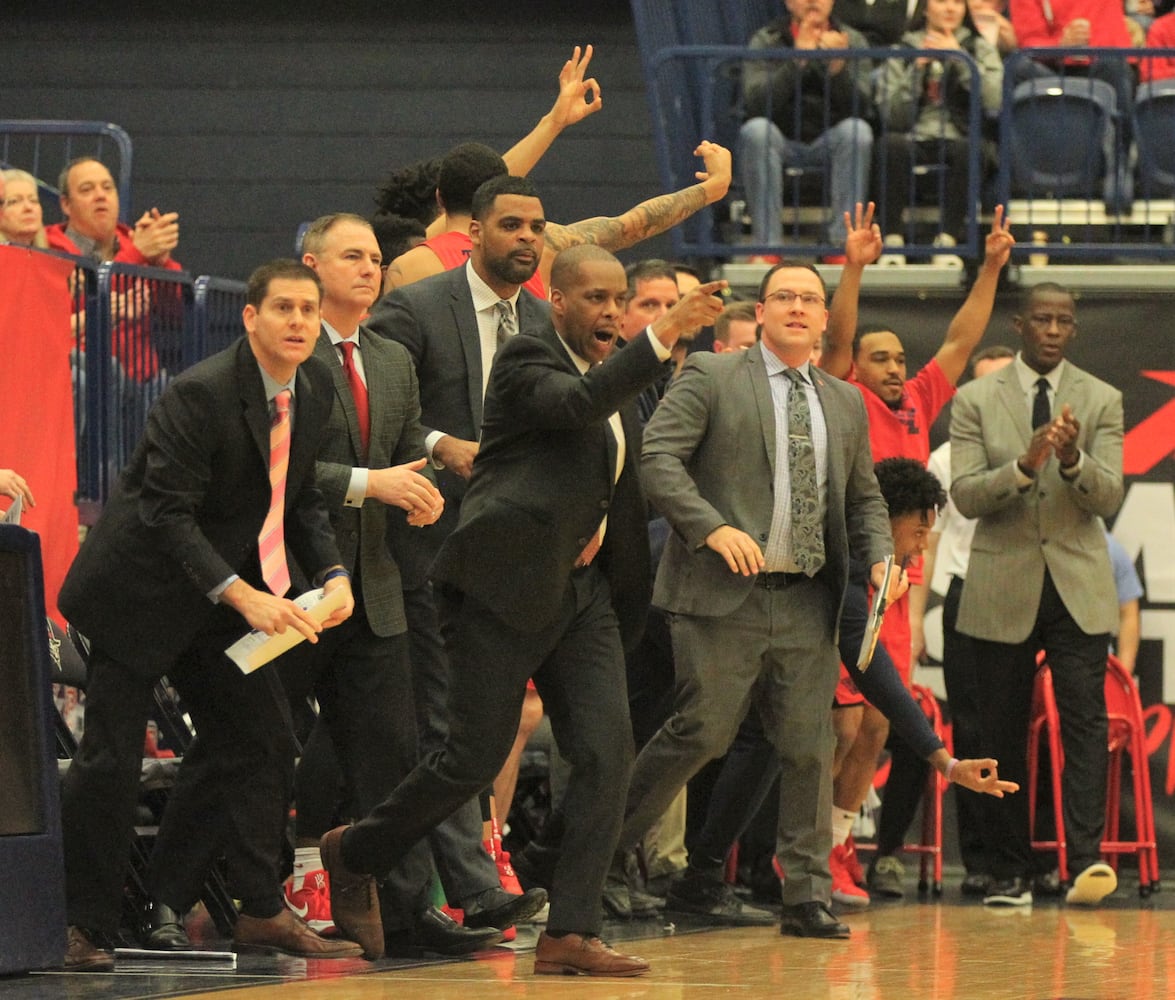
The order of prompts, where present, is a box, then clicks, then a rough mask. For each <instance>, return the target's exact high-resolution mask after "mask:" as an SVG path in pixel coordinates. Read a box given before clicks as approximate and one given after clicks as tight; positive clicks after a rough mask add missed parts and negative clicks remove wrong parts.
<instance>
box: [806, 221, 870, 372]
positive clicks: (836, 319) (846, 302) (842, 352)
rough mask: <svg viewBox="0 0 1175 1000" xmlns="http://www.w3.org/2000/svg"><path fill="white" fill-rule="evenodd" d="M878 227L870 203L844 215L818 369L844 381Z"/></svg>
mask: <svg viewBox="0 0 1175 1000" xmlns="http://www.w3.org/2000/svg"><path fill="white" fill-rule="evenodd" d="M881 247H882V241H881V227H880V226H878V225H877V223H875V222H874V221H873V202H869V204H868V205H866V206H863V207H862V205H861V203H860V202H857V207H856V210H855V212H854V213H853V214H852V215H849V213H848V212H845V265H844V267H843V268H842V269H841V276H840V283H839V284H838V285H837V286H836V291H835V292H834V293H833V296H832V305H831V306H830V307H829V309H828V327H827V329H826V330H825V331H824V353H823V354H822V355H821V357H820V367H821V368H822V369H824V371H826V372H828V374H829V375H832V376H833V377H834V378H848V377H849V372H850V371H852V368H853V338H854V337H855V336H856V334H857V307H858V300H859V299H860V296H861V277H862V275H864V273H865V268H866V267H868V266H869V265H870V264H872V263H873V262H874V261H876V260H877V258H878V257H880V256H881Z"/></svg>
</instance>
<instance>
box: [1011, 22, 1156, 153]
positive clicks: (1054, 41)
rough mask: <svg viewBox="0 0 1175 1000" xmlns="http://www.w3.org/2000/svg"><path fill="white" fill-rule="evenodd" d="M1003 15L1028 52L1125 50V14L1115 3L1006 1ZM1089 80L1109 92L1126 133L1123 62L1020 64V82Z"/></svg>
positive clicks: (1129, 86) (1130, 76) (1130, 88)
mask: <svg viewBox="0 0 1175 1000" xmlns="http://www.w3.org/2000/svg"><path fill="white" fill-rule="evenodd" d="M1008 12H1009V16H1010V17H1011V18H1012V23H1013V24H1014V25H1015V26H1016V37H1017V38H1018V39H1019V41H1020V47H1021V48H1022V49H1029V48H1085V47H1092V48H1124V49H1125V48H1131V47H1133V45H1134V41H1133V39H1132V38H1131V37H1130V32H1129V31H1128V30H1127V27H1126V21H1127V18H1126V14H1125V13H1124V11H1123V9H1122V4H1120V3H1118V0H1009V4H1008ZM1057 72H1063V73H1064V75H1066V76H1089V77H1092V78H1093V79H1095V80H1104V81H1105V82H1106V83H1108V84H1109V85H1110V86H1111V87H1113V88H1114V93H1115V95H1116V96H1117V112H1118V115H1119V118H1120V120H1121V122H1122V127H1123V128H1124V129H1125V130H1126V135H1129V130H1130V120H1131V116H1132V114H1133V110H1134V70H1133V69H1131V67H1130V64H1129V63H1128V62H1127V61H1126V59H1125V58H1122V57H1116V56H1098V57H1097V58H1094V59H1082V58H1074V57H1066V58H1065V59H1063V60H1060V61H1057V60H1047V61H1046V60H1040V61H1034V60H1031V59H1026V60H1023V61H1022V62H1021V63H1020V64H1019V73H1020V78H1021V79H1028V78H1031V77H1033V76H1050V75H1052V74H1053V73H1057Z"/></svg>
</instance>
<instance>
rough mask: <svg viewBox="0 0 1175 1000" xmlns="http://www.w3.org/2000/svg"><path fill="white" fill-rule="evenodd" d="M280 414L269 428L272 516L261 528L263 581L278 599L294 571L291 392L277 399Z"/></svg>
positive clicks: (287, 585)
mask: <svg viewBox="0 0 1175 1000" xmlns="http://www.w3.org/2000/svg"><path fill="white" fill-rule="evenodd" d="M273 405H274V406H275V407H276V409H277V413H276V415H275V416H274V418H273V423H272V424H271V425H270V428H269V486H270V489H271V490H272V493H271V496H270V499H269V513H268V514H267V515H266V517H265V523H264V524H263V525H262V526H261V536H260V538H259V539H258V550H259V552H260V554H261V577H262V579H263V580H264V581H265V585H266V586H267V587H268V588H269V589H270V590H272V591H273V592H274V593H275V594H277V596H278V597H281V596H283V595H284V594H285V592H286V591H287V590H289V589H290V568H289V566H287V565H286V540H285V531H284V529H283V523H284V521H285V518H286V469H287V468H288V467H289V464H290V390H289V389H283V390H282V391H281V392H279V393H278V394H277V395H276V396H274V397H273Z"/></svg>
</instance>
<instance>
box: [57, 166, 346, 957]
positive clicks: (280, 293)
mask: <svg viewBox="0 0 1175 1000" xmlns="http://www.w3.org/2000/svg"><path fill="white" fill-rule="evenodd" d="M75 191H76V189H75ZM106 200H107V201H109V198H108V196H107V198H106ZM320 296H321V286H320V285H319V283H318V279H317V278H316V277H315V275H314V272H313V271H311V270H310V269H309V268H307V267H305V265H303V264H300V263H296V262H294V261H275V262H273V263H271V264H268V265H263V266H262V267H260V268H258V269H257V270H256V271H255V272H254V273H253V276H252V277H251V279H250V282H249V289H248V293H247V305H246V306H245V309H244V312H243V314H242V320H243V323H244V326H245V330H246V332H247V336H246V337H244V338H242V339H241V340H239V341H238V342H237V343H236V344H234V345H232V346H231V347H229V348H227V349H226V350H224V351H222V352H220V353H219V354H216V355H214V356H212V357H210V358H208V359H206V360H205V361H203V362H201V363H200V364H198V365H196V366H195V367H193V368H191V369H189V370H188V371H187V372H185V373H184V374H183V375H182V376H181V377H180V378H178V379H177V380H176V381H175V382H174V383H173V384H172V385H171V387H170V388H168V389H167V390H165V391H164V393H163V395H162V396H160V398H159V402H158V404H157V405H156V406H155V408H154V409H153V410H152V411H151V415H150V418H149V421H148V427H147V432H146V434H145V436H144V438H143V440H142V441H141V442H140V443H139V446H138V447H137V448H136V450H135V454H134V457H133V458H132V460H131V462H130V464H129V465H128V467H127V468H126V469H125V470H124V471H123V474H122V475H121V476H120V477H119V479H118V483H117V486H116V487H115V489H114V492H113V493H112V495H111V497H110V499H109V500H108V501H107V503H106V506H105V508H104V509H103V511H102V514H101V516H100V517H99V519H98V522H97V524H95V526H94V527H93V528H92V529H91V530H90V533H89V535H88V536H87V538H86V541H85V543H84V544H83V545H82V547H81V550H80V551H79V552H78V555H77V558H76V559H75V560H74V563H73V565H72V566H71V567H70V570H69V574H68V575H67V576H66V579H65V583H64V585H63V587H62V589H61V596H60V600H59V605H60V607H61V610H62V612H63V613H64V614H65V615H66V617H67V618H68V619H69V621H70V623H71V624H72V625H74V626H75V627H76V628H77V629H78V630H79V631H80V632H82V633H83V634H84V635H86V636H87V637H88V638H89V640H90V642H91V654H90V661H89V680H88V684H87V704H86V730H85V734H84V736H83V737H82V743H81V746H80V747H79V749H78V753H77V756H76V757H74V759H73V762H72V764H71V766H70V769H69V771H68V772H67V773H66V776H65V779H64V782H63V785H62V804H61V817H62V824H61V825H62V830H63V833H64V838H65V872H66V876H65V877H66V904H67V914H68V922H69V925H70V926H69V933H68V952H67V955H66V959H65V964H66V967H67V968H69V969H74V970H79V971H81V970H86V971H92V970H109V969H110V968H111V966H112V965H113V959H112V956H111V955H110V953H109V952H108V951H106V950H105V948H104V945H105V944H106V943H107V941H108V939H109V937H110V936H112V935H114V934H115V933H116V932H117V930H118V924H119V918H120V914H121V912H122V905H123V883H124V881H125V879H126V872H127V865H128V863H129V861H130V852H131V846H132V841H133V833H134V831H133V827H134V818H135V802H136V799H137V797H138V786H139V770H140V758H141V754H142V749H143V732H144V729H145V725H146V721H147V720H146V716H147V706H148V704H149V703H150V701H151V691H152V689H153V688H154V686H155V684H156V682H157V681H158V680H159V678H160V677H161V676H162V675H164V674H166V675H167V676H168V679H169V680H170V681H172V682H173V683H174V684H175V685H176V687H177V688H178V690H179V692H180V694H181V695H182V697H183V699H184V703H185V705H186V707H187V709H188V710H189V711H190V712H191V715H192V719H193V721H194V722H195V725H196V728H197V729H198V730H199V738H198V739H197V740H196V741H195V743H193V745H192V747H191V748H190V749H189V752H188V754H187V756H185V758H184V763H183V766H182V768H181V772H180V779H179V782H178V783H177V785H176V786H175V788H174V789H173V790H172V792H171V795H170V796H169V800H168V805H167V809H166V811H165V815H164V819H163V823H164V825H165V826H166V825H168V824H174V825H175V829H179V830H185V831H187V834H188V836H187V838H186V840H184V839H181V841H180V856H178V857H177V856H174V855H173V861H174V863H175V864H176V866H177V870H176V871H175V872H174V873H173V875H172V879H173V880H174V881H178V882H181V883H182V884H183V886H184V889H185V892H186V893H187V894H188V895H187V896H186V898H182V899H181V898H176V897H167V898H160V897H159V896H158V895H157V894H154V893H153V895H154V896H155V898H156V899H158V900H159V901H160V902H162V903H165V904H166V908H167V912H165V913H159V914H156V917H158V918H159V919H160V920H161V922H168V923H171V922H175V919H176V917H175V915H176V914H178V913H183V912H185V911H186V910H187V909H189V908H190V907H191V906H192V905H193V904H194V903H195V902H196V901H197V899H198V898H199V896H200V891H201V887H202V885H203V882H204V879H205V878H206V875H207V871H208V869H209V867H210V865H211V863H212V860H213V859H214V858H215V857H216V856H217V855H218V854H220V853H221V852H222V851H223V850H224V849H225V846H226V844H229V843H231V844H232V845H233V846H234V847H235V851H229V861H230V871H229V883H230V886H231V888H232V892H233V895H234V896H235V897H236V898H238V899H240V900H241V914H240V917H239V918H238V920H237V923H236V926H235V928H234V930H233V939H234V941H235V942H236V944H237V946H238V947H242V948H246V947H265V948H278V949H281V950H285V951H292V952H295V953H297V954H300V955H306V956H308V955H314V956H318V957H344V956H354V955H356V954H358V953H359V951H360V949H359V947H358V946H357V945H353V944H351V943H350V942H342V941H336V942H332V941H327V940H326V939H324V938H321V937H318V936H317V935H315V934H314V933H313V932H312V931H311V930H310V929H309V928H308V927H307V926H306V925H305V924H303V923H301V922H300V921H299V920H298V919H297V918H296V917H295V916H294V914H293V913H291V912H290V911H289V910H288V909H287V908H286V907H285V905H284V904H283V903H282V899H281V880H280V878H279V873H278V870H277V868H276V859H277V858H278V857H280V855H281V847H280V845H281V842H282V838H283V837H284V835H285V826H286V819H287V814H288V809H289V802H290V796H291V792H292V781H293V771H294V764H293V761H294V746H293V741H292V727H291V723H290V714H289V704H288V702H287V700H286V697H285V693H284V691H282V689H281V684H280V682H279V681H278V678H277V674H276V673H275V672H274V671H272V670H265V669H262V670H258V671H256V672H253V673H250V674H245V673H242V671H241V670H239V669H238V668H237V666H236V664H234V663H233V662H232V661H231V660H230V659H229V658H228V657H226V656H225V655H224V651H225V649H226V648H227V647H228V646H229V645H230V644H231V643H232V642H233V641H234V640H236V639H238V638H240V636H241V635H242V634H243V633H245V632H246V631H248V630H249V629H250V628H252V629H258V630H261V631H263V632H266V633H268V634H270V635H272V634H274V633H275V632H277V631H285V630H287V629H294V630H296V631H297V632H299V633H301V634H302V635H303V636H305V637H306V638H308V639H310V640H311V641H314V642H317V639H318V633H319V632H321V631H322V629H323V627H324V626H327V627H330V626H334V625H337V624H339V623H341V622H342V621H345V620H346V619H347V618H348V616H349V615H350V614H351V610H352V608H353V607H354V599H353V597H352V595H351V584H350V578H349V575H348V574H347V571H346V570H345V569H344V568H343V566H342V564H341V560H340V558H339V552H338V548H337V547H336V545H335V539H334V533H333V532H332V530H331V527H330V520H329V517H328V512H327V509H326V505H325V503H324V501H323V498H322V494H321V493H320V492H319V490H318V488H317V486H316V485H315V481H314V461H315V456H316V455H317V453H318V448H319V444H320V443H321V439H322V436H323V434H324V432H325V428H326V422H327V418H328V416H329V410H330V398H331V395H330V393H331V388H330V386H331V382H330V373H329V371H327V370H326V369H325V368H324V367H323V366H322V363H321V362H319V361H315V360H313V359H311V358H310V354H311V352H312V351H313V348H314V342H315V340H316V339H317V336H318V325H319V301H320ZM295 410H296V415H294V414H293V413H291V411H295ZM283 427H284V428H286V431H285V434H284V435H283V434H282V430H281V429H282V428H283ZM283 466H285V468H283ZM275 483H280V484H284V486H285V490H284V492H282V491H278V490H277V489H276V487H275V485H274V484H275ZM283 514H284V517H283ZM283 524H284V526H285V527H284V534H283V528H282V525H283ZM287 546H288V553H289V556H290V557H291V558H296V559H297V561H298V564H299V565H300V566H301V567H303V569H304V570H305V572H306V573H307V574H308V575H309V576H311V577H312V578H313V581H314V582H315V583H317V584H319V585H321V586H323V587H324V588H325V590H326V592H327V593H328V594H334V592H335V591H341V592H342V601H343V603H342V605H341V607H339V608H338V609H337V610H336V611H334V612H333V613H332V614H331V615H330V616H329V617H328V618H327V619H326V621H325V622H324V623H323V624H322V625H320V624H319V623H318V622H317V621H316V620H315V619H314V618H313V617H311V615H310V614H309V613H308V612H307V611H304V610H303V609H301V608H300V607H299V606H298V605H297V604H295V603H294V601H292V600H290V599H289V598H287V597H286V594H287V592H288V591H289V589H290V575H289V570H288V562H287V558H286V553H287ZM263 552H265V553H266V556H265V557H264V559H263V556H262V553H263ZM204 775H210V776H212V777H211V782H212V786H213V787H214V788H215V791H216V794H215V795H214V796H213V797H212V798H211V799H209V798H207V797H205V798H201V799H199V800H197V799H196V798H194V797H193V796H192V795H191V794H189V790H191V789H195V788H197V787H199V786H200V785H201V784H207V783H204V782H201V781H200V777H201V776H204ZM162 835H163V833H162V832H161V836H162ZM246 857H247V858H249V859H250V861H251V862H253V863H249V864H235V863H233V862H239V861H241V860H242V859H243V858H246ZM270 859H274V860H272V861H271V860H270ZM266 862H269V863H268V864H267V863H266ZM173 911H174V912H173Z"/></svg>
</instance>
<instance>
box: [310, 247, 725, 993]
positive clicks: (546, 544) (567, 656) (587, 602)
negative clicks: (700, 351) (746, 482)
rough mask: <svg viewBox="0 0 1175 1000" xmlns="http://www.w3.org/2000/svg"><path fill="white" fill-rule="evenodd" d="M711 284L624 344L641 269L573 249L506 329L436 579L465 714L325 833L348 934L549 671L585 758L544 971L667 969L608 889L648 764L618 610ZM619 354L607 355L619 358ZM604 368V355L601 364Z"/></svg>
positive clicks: (562, 731)
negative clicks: (679, 369)
mask: <svg viewBox="0 0 1175 1000" xmlns="http://www.w3.org/2000/svg"><path fill="white" fill-rule="evenodd" d="M722 284H723V283H721V282H714V283H711V284H709V285H703V286H701V287H700V288H699V289H698V290H697V291H696V292H694V293H691V294H690V295H689V296H687V297H686V298H685V299H683V300H682V302H681V303H680V304H679V306H678V307H677V308H676V309H674V310H673V311H671V312H670V313H668V314H667V315H666V316H664V317H662V318H661V319H660V320H658V321H657V322H656V323H655V324H653V325H652V326H651V327H650V328H649V330H648V332H647V333H646V335H645V337H644V338H643V339H642V338H636V339H634V340H633V341H631V342H630V343H629V344H628V346H627V347H626V348H625V349H624V350H623V351H617V352H615V353H612V346H613V344H614V342H615V339H616V337H617V335H618V332H619V328H620V317H621V315H622V314H623V311H624V298H625V292H626V287H627V284H626V281H625V277H624V269H623V268H622V267H621V266H620V264H619V262H618V261H617V260H616V259H615V258H614V257H612V256H611V255H610V254H609V253H607V252H606V251H603V250H600V249H599V248H598V247H590V246H584V247H576V248H573V249H572V250H568V251H565V252H564V253H563V254H561V255H560V257H559V260H558V261H556V264H555V267H554V269H553V272H552V293H551V310H552V314H551V318H552V324H553V325H552V326H550V327H548V328H547V329H546V330H543V331H541V332H539V333H537V334H535V335H523V336H517V337H514V338H513V339H511V340H510V341H509V342H508V343H506V344H505V345H504V346H503V347H502V348H501V351H500V353H499V356H498V358H497V360H496V361H495V363H494V371H493V374H492V376H491V378H490V385H489V390H488V392H487V394H486V403H485V419H484V423H483V434H482V447H481V449H480V450H479V452H478V455H477V459H476V461H475V462H474V466H473V478H472V480H471V482H470V485H469V491H468V493H467V494H466V496H465V499H464V502H463V505H462V513H461V521H460V524H459V526H458V527H457V529H456V530H455V531H454V532H453V534H451V535H450V536H449V538H448V539H446V541H445V543H444V545H443V546H442V548H441V551H440V554H439V555H438V558H437V561H436V563H435V565H434V568H433V578H434V581H435V583H436V585H437V589H438V593H439V595H440V597H441V600H442V611H443V614H444V615H445V616H446V617H447V619H448V623H449V630H450V631H449V639H450V642H449V652H450V656H451V661H452V670H453V684H452V685H451V688H450V692H449V713H450V717H451V720H452V722H453V725H452V726H451V727H450V734H449V737H448V741H447V742H446V744H445V746H444V747H443V748H442V749H441V750H440V751H438V752H435V753H432V754H429V755H428V756H427V757H426V758H425V759H424V761H423V762H422V763H421V765H420V766H419V767H418V768H417V769H416V770H415V771H414V772H413V773H412V774H411V775H410V776H409V777H408V779H407V780H406V781H405V782H403V783H401V785H400V786H399V787H398V788H397V789H396V790H395V791H394V792H393V793H392V794H391V796H389V797H388V798H387V799H386V800H385V801H384V802H383V803H382V804H381V805H380V806H379V807H377V808H376V809H375V810H373V811H372V813H371V814H370V815H369V816H368V817H367V818H366V819H363V820H361V821H360V822H359V823H357V824H355V825H354V826H352V827H339V828H338V829H336V830H332V831H331V832H330V833H328V834H327V835H326V837H324V838H323V843H322V853H323V861H324V862H325V864H326V867H327V870H328V871H329V872H330V874H331V892H332V899H331V902H332V906H333V907H334V915H335V920H336V922H338V923H339V924H340V926H341V927H342V928H343V930H344V931H348V922H349V921H350V920H351V919H352V918H358V919H363V916H364V914H363V913H362V912H358V913H355V912H353V911H354V910H356V909H358V908H352V907H351V906H350V905H349V904H348V897H350V898H352V899H359V898H361V893H362V892H363V887H364V884H365V881H366V879H365V877H364V876H363V875H361V874H359V873H362V872H377V871H381V870H382V869H383V867H384V866H385V865H386V863H387V861H388V859H389V858H391V857H394V856H395V853H396V852H397V851H399V850H401V849H402V848H403V847H404V846H406V845H408V844H411V843H412V842H414V841H415V840H417V839H418V838H419V837H421V836H423V835H424V834H425V833H426V832H427V831H428V830H429V829H430V827H431V826H432V825H434V824H435V823H436V822H438V821H439V820H440V819H442V818H443V817H444V816H446V815H448V814H449V813H450V812H452V811H453V809H454V808H456V807H457V806H458V805H459V804H460V803H461V802H463V801H464V800H465V799H467V798H468V796H469V795H471V794H472V793H475V792H477V791H478V790H480V789H481V788H484V787H485V786H486V785H487V784H488V783H489V782H490V781H492V780H493V777H494V775H495V774H496V773H497V769H498V767H500V765H501V762H502V761H503V760H504V759H505V757H506V754H507V753H508V752H509V750H510V746H511V743H512V742H513V739H514V732H515V729H516V728H517V725H518V716H519V710H520V708H521V705H522V699H523V692H524V690H525V686H526V680H527V679H528V678H530V677H532V676H533V678H534V681H535V684H536V685H537V687H538V690H539V694H540V695H541V696H542V698H543V701H544V703H545V704H546V706H547V710H548V713H549V715H550V717H551V722H552V727H553V730H554V734H555V738H556V740H557V741H558V743H559V747H560V750H561V751H562V753H563V754H564V756H565V757H567V759H568V760H569V761H570V763H571V771H572V773H571V777H570V780H569V783H568V787H567V792H566V794H565V796H564V802H563V810H564V813H565V814H566V817H567V833H566V836H565V838H564V843H563V848H564V850H563V854H562V858H561V859H560V862H559V866H558V868H557V870H556V873H555V879H554V883H553V885H552V886H551V913H550V918H549V922H548V928H547V931H546V932H545V933H544V934H543V935H542V936H541V937H540V939H539V943H538V950H537V954H536V962H535V971H536V972H540V973H564V972H565V973H586V974H589V975H624V976H631V975H639V974H641V973H643V972H646V971H648V963H646V962H644V961H643V960H641V959H638V958H632V957H629V956H625V955H620V954H618V953H617V952H615V951H613V950H612V949H611V948H609V947H608V946H607V945H605V944H604V943H603V942H601V941H600V939H599V937H598V934H599V930H600V923H601V908H600V896H601V891H602V889H603V885H604V877H605V874H606V872H607V868H608V862H609V859H610V857H611V853H612V848H613V842H614V840H615V836H616V833H617V832H618V830H619V824H620V818H621V817H620V796H619V795H618V794H617V792H618V790H619V789H622V788H624V786H625V783H626V781H627V777H628V770H629V767H630V765H631V761H632V734H631V730H630V728H629V721H628V707H627V702H626V698H625V692H624V653H623V646H622V639H621V633H622V629H623V623H622V622H621V621H620V620H618V614H617V612H618V610H620V609H623V608H624V607H630V606H636V607H643V604H642V602H641V600H640V599H639V597H640V594H641V592H642V591H646V590H647V587H648V576H649V569H648V544H647V540H646V534H645V520H646V511H645V504H644V497H643V494H642V492H641V489H640V483H639V481H638V478H637V475H636V464H635V462H636V450H637V447H638V445H639V441H640V428H639V423H638V421H637V420H636V414H635V410H634V407H633V405H632V404H633V400H634V399H635V397H636V396H637V394H638V393H639V392H640V390H641V389H642V388H644V386H646V385H648V384H650V383H651V382H652V381H653V380H654V379H656V378H657V377H658V376H659V375H660V374H661V372H662V371H663V362H664V361H665V360H667V359H668V357H669V351H670V348H671V347H672V346H673V344H675V343H676V341H677V338H678V336H679V335H680V333H681V332H682V331H683V330H690V329H694V328H695V327H697V326H699V325H701V324H703V323H708V322H710V321H712V319H713V317H714V316H715V315H717V313H718V312H719V311H720V310H721V301H720V300H718V299H717V298H715V297H714V296H713V295H712V294H711V293H713V292H714V291H716V290H717V289H718V288H720V287H721V286H722ZM605 359H607V360H605ZM601 362H602V363H601Z"/></svg>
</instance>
